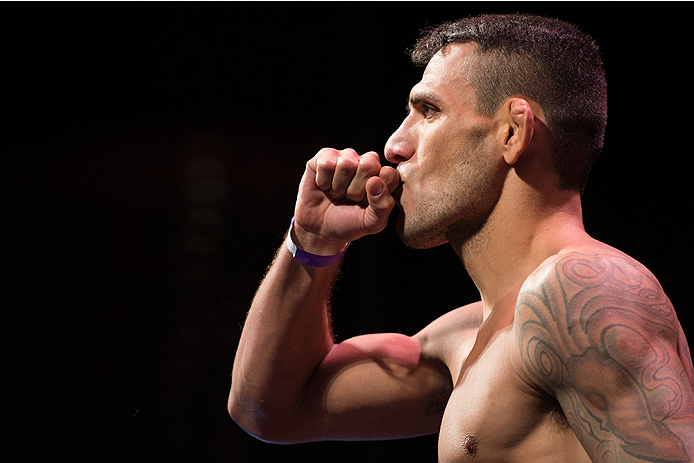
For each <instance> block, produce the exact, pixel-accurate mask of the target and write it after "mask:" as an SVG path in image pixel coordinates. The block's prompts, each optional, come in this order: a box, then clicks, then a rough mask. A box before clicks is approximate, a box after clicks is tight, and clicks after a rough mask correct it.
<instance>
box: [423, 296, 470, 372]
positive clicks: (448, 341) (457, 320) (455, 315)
mask: <svg viewBox="0 0 694 463" xmlns="http://www.w3.org/2000/svg"><path fill="white" fill-rule="evenodd" d="M481 324H482V302H481V301H478V302H473V303H472V304H467V305H464V306H462V307H458V308H457V309H454V310H451V311H450V312H447V313H445V314H443V315H442V316H440V317H439V318H437V319H436V320H434V321H433V322H431V323H430V324H429V325H427V326H426V327H425V328H424V329H422V330H421V331H420V332H419V333H417V334H416V335H415V338H416V339H418V340H419V342H420V344H421V345H422V352H423V353H424V354H425V355H427V356H430V357H435V358H438V359H440V360H442V361H444V363H448V360H450V359H447V357H448V356H449V355H450V354H451V351H452V350H453V349H452V347H454V346H455V347H458V349H456V350H460V345H461V344H465V343H469V344H470V347H472V344H473V343H474V339H475V336H476V334H477V330H478V329H479V327H480V325H481Z"/></svg>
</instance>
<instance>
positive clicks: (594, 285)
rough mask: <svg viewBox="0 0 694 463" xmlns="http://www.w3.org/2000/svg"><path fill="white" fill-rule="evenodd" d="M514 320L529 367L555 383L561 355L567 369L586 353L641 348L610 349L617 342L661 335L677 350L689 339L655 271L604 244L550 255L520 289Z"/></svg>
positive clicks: (640, 341)
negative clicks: (677, 347)
mask: <svg viewBox="0 0 694 463" xmlns="http://www.w3.org/2000/svg"><path fill="white" fill-rule="evenodd" d="M514 325H515V330H516V333H517V336H518V342H519V345H520V348H521V351H522V352H521V355H522V356H523V358H524V361H525V362H526V365H527V366H528V367H531V370H533V369H534V370H535V375H536V376H537V377H542V378H543V379H544V380H549V381H550V382H551V381H552V380H551V378H550V377H549V376H551V373H550V370H551V369H552V368H549V366H550V365H552V364H555V365H554V366H556V363H555V362H556V361H560V362H559V363H561V364H563V365H564V368H566V367H567V365H568V364H567V363H566V362H568V361H569V359H572V358H579V357H581V356H586V355H588V353H589V352H593V353H595V354H596V355H607V356H622V357H624V358H625V359H626V358H627V357H632V360H630V361H633V360H634V359H635V358H637V357H638V355H639V354H638V353H636V352H631V351H629V352H627V351H624V352H619V353H617V352H613V350H614V349H615V346H619V347H620V348H621V347H624V346H627V347H628V346H631V347H632V348H633V346H637V345H640V346H642V347H643V348H644V349H645V348H646V347H647V346H648V345H650V344H651V343H652V342H654V341H655V340H656V339H660V341H658V342H661V343H662V342H664V344H666V345H669V346H671V347H672V348H675V349H676V346H677V345H678V344H680V345H681V346H682V345H683V343H684V342H685V341H684V338H683V335H682V332H681V327H680V325H679V321H678V320H677V316H676V313H675V310H674V308H673V307H672V304H671V303H670V300H669V299H668V297H667V296H666V294H665V292H664V291H663V289H662V287H661V285H660V283H659V282H658V280H657V279H656V277H655V276H654V275H653V274H652V273H651V272H650V271H649V270H648V269H647V268H646V267H645V266H644V265H642V264H641V263H639V262H638V261H637V260H636V259H634V258H633V257H630V256H628V255H627V254H625V253H623V252H620V251H618V250H616V249H614V248H611V247H609V246H606V245H597V246H588V247H582V248H575V249H566V250H564V251H562V252H560V253H558V254H556V255H554V256H551V257H550V258H548V259H547V260H545V261H544V262H543V263H542V264H541V265H540V266H539V267H538V268H537V269H536V270H535V271H534V272H533V273H532V274H531V275H530V276H529V277H528V278H527V279H526V281H525V282H524V284H523V285H522V287H521V289H520V291H519V294H518V299H517V302H516V309H515V318H514ZM591 355H592V354H591ZM625 361H626V360H625ZM558 372H559V370H556V369H555V370H554V373H558ZM555 379H556V378H555Z"/></svg>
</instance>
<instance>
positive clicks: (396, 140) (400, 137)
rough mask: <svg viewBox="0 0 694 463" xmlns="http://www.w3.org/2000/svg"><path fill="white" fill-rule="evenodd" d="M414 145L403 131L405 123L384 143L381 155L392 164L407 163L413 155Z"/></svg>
mask: <svg viewBox="0 0 694 463" xmlns="http://www.w3.org/2000/svg"><path fill="white" fill-rule="evenodd" d="M414 152H415V149H414V143H413V141H412V139H411V137H409V136H408V135H407V132H406V130H405V122H403V123H402V125H401V126H400V127H399V128H398V130H396V131H395V132H393V135H391V136H390V138H389V139H388V141H387V142H386V147H385V148H384V150H383V153H384V155H385V157H386V159H387V160H388V161H390V162H392V163H394V164H400V163H401V162H404V161H407V160H408V159H410V158H411V157H412V156H413V155H414Z"/></svg>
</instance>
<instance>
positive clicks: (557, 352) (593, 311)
mask: <svg viewBox="0 0 694 463" xmlns="http://www.w3.org/2000/svg"><path fill="white" fill-rule="evenodd" d="M516 328H517V330H518V334H519V343H520V344H519V345H520V348H521V356H522V358H523V361H524V364H525V366H526V368H527V371H528V372H529V374H530V376H531V377H532V379H533V380H534V381H535V383H536V384H537V385H538V386H539V387H541V388H543V389H545V390H546V391H548V392H549V393H551V394H552V395H554V396H556V398H557V399H558V400H559V402H560V404H561V406H562V409H563V410H564V413H565V415H566V416H567V418H568V420H569V422H570V423H571V426H572V428H573V429H574V431H575V433H576V435H577V436H578V437H579V439H580V440H581V442H582V444H583V445H584V447H585V448H586V450H587V451H588V453H589V454H590V455H591V456H592V457H593V459H594V460H598V461H600V460H601V457H602V456H604V455H607V454H611V455H612V456H613V457H615V458H616V459H617V460H618V461H622V460H625V461H653V460H658V459H664V460H666V461H690V460H691V458H692V457H694V454H693V453H694V448H692V444H691V442H692V439H693V438H694V435H693V430H692V422H693V421H692V420H693V419H694V395H693V393H692V370H691V360H690V357H689V353H688V352H687V351H688V348H687V347H686V340H684V334H683V333H682V330H681V328H680V326H679V323H678V322H677V318H676V316H675V312H674V309H673V308H672V305H671V304H670V301H669V300H668V299H667V297H666V296H665V294H664V293H663V291H662V288H661V287H660V285H659V284H658V282H657V280H655V278H654V277H653V276H652V275H651V274H650V273H649V272H648V271H647V270H645V269H644V268H642V267H641V266H640V265H639V264H637V263H635V262H633V261H630V260H628V259H627V258H626V257H622V256H618V257H617V256H612V257H611V258H609V259H606V258H600V257H598V256H591V255H585V254H578V253H572V254H569V255H567V256H565V257H563V258H561V259H558V260H557V261H555V262H554V263H552V265H550V266H549V267H548V268H546V269H543V271H542V272H540V273H539V274H538V275H535V281H533V279H532V277H531V279H530V280H529V282H527V284H526V285H524V288H523V289H522V290H521V294H520V296H519V303H518V307H517V325H516ZM658 461H660V460H658Z"/></svg>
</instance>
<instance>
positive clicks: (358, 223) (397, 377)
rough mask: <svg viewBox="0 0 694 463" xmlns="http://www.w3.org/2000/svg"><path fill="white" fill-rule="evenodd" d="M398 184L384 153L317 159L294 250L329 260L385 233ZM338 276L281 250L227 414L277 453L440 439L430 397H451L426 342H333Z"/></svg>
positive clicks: (248, 331) (241, 350)
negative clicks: (324, 443) (327, 444)
mask: <svg viewBox="0 0 694 463" xmlns="http://www.w3.org/2000/svg"><path fill="white" fill-rule="evenodd" d="M398 183H399V177H398V175H397V172H396V171H395V170H394V169H392V168H389V167H383V168H382V167H381V166H380V162H379V160H378V156H377V155H376V153H373V152H371V153H366V154H364V155H363V156H358V155H357V154H356V153H355V152H354V151H353V150H343V151H337V150H332V149H324V150H321V151H320V152H319V153H318V154H317V155H316V156H315V157H314V158H313V159H311V160H310V161H309V162H308V163H307V167H306V172H305V174H304V177H303V179H302V181H301V185H300V188H299V195H298V199H297V205H296V210H295V218H296V219H295V223H294V227H293V233H292V236H291V238H292V240H293V241H294V242H295V244H296V245H297V246H298V247H299V248H301V249H303V250H305V251H308V252H310V253H312V254H317V255H333V254H337V253H339V252H340V251H342V250H343V249H344V247H345V243H346V242H348V241H353V240H355V239H357V238H359V237H361V236H364V235H366V234H372V233H377V232H379V231H381V230H382V229H383V228H384V227H385V225H386V223H387V218H388V215H389V214H390V212H391V210H392V208H393V206H394V201H393V198H392V196H391V192H392V191H393V190H394V189H395V188H396V187H397V186H398ZM338 266H339V264H332V265H329V266H328V267H324V268H316V267H312V266H308V265H304V264H302V263H300V262H299V261H298V260H297V259H294V258H293V257H292V254H291V253H290V252H289V251H288V250H287V247H286V246H285V245H284V244H283V245H282V247H281V248H280V249H279V250H278V252H277V255H276V256H275V260H274V262H273V264H272V266H271V267H270V269H269V271H268V273H267V275H266V277H265V279H264V281H263V282H262V284H261V286H260V288H259V289H258V292H257V293H256V296H255V298H254V300H253V303H252V305H251V309H250V311H249V313H248V317H247V320H246V323H245V326H244V329H243V333H242V335H241V340H240V343H239V347H238V351H237V354H236V359H235V362H234V369H233V375H232V384H231V392H230V395H229V403H228V408H229V413H230V414H231V416H232V418H234V420H235V421H237V423H239V424H240V425H241V426H242V427H243V428H244V429H246V430H247V431H248V432H250V433H251V434H254V435H256V436H257V437H259V438H261V439H264V440H268V441H275V442H302V441H310V440H320V439H348V438H379V437H380V438H392V437H403V436H405V435H416V434H423V433H425V432H434V431H436V430H437V428H436V426H437V425H438V421H439V420H440V412H441V411H440V410H435V411H431V410H432V408H433V407H432V401H434V400H433V399H432V397H433V396H436V395H437V394H439V395H440V394H442V392H440V391H442V390H445V389H446V387H447V385H446V384H445V374H444V373H445V372H443V371H442V369H441V367H440V366H439V365H438V364H437V363H436V362H433V361H430V360H429V359H427V358H426V356H425V355H423V354H422V351H421V344H420V342H419V341H418V340H416V339H414V338H409V337H406V336H403V335H397V334H383V335H369V336H361V337H357V338H353V339H350V340H347V341H345V342H343V343H341V344H337V345H336V344H334V343H333V339H332V335H331V331H330V319H329V312H328V303H329V295H330V289H331V284H332V283H333V280H334V278H335V274H336V271H337V268H338ZM432 372H433V373H434V374H433V375H432ZM422 396H424V397H425V400H421V397H422ZM427 396H428V397H427ZM441 400H445V398H442V399H441ZM422 403H423V404H422ZM427 407H428V408H427ZM402 412H404V413H402ZM401 413H402V414H401ZM407 416H410V417H412V418H411V419H407V418H403V417H407Z"/></svg>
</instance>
